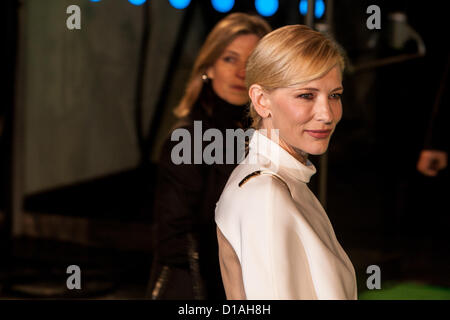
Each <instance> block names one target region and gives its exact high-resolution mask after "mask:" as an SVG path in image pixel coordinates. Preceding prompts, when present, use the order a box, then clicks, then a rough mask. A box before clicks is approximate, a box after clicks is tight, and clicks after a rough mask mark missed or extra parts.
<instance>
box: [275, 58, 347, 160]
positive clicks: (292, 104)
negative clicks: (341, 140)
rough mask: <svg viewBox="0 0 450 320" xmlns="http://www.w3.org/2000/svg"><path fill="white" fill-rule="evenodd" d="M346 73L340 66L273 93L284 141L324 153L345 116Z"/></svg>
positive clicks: (311, 151) (312, 152)
mask: <svg viewBox="0 0 450 320" xmlns="http://www.w3.org/2000/svg"><path fill="white" fill-rule="evenodd" d="M342 92H343V88H342V76H341V72H340V70H339V68H338V67H335V68H333V69H331V70H330V71H329V72H328V73H327V74H326V75H324V76H323V77H321V78H319V79H316V80H313V81H310V82H308V83H304V84H301V85H298V86H293V87H287V88H279V89H275V90H274V91H272V92H271V93H270V94H269V100H270V106H271V108H270V111H271V116H272V126H273V128H276V129H279V130H280V131H279V137H280V142H281V143H283V142H284V143H287V144H288V145H290V146H292V147H294V148H297V149H300V150H302V151H304V152H306V153H308V154H314V155H318V154H322V153H324V152H325V151H326V150H327V148H328V143H329V141H330V138H331V135H332V134H333V132H334V129H335V128H336V124H337V123H338V122H339V120H341V117H342V103H341V95H342Z"/></svg>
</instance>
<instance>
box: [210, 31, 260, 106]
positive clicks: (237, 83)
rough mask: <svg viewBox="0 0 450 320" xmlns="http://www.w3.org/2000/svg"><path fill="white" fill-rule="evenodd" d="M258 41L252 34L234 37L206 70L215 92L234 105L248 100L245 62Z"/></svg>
mask: <svg viewBox="0 0 450 320" xmlns="http://www.w3.org/2000/svg"><path fill="white" fill-rule="evenodd" d="M258 41H259V37H258V36H256V35H254V34H247V35H241V36H238V37H236V38H235V39H234V40H233V41H232V42H231V43H230V44H229V45H228V46H227V47H226V48H225V50H224V52H223V53H222V55H221V56H220V57H219V59H217V61H216V62H215V63H214V64H213V65H212V66H211V67H210V68H208V70H207V71H206V73H207V75H208V77H209V78H210V79H211V81H212V87H213V89H214V91H215V92H216V94H217V95H218V96H219V97H220V98H222V99H223V100H225V101H227V102H228V103H231V104H234V105H242V104H245V103H247V102H248V93H247V88H246V87H245V64H246V63H247V59H248V57H249V56H250V54H251V53H252V51H253V49H254V48H255V47H256V44H257V43H258Z"/></svg>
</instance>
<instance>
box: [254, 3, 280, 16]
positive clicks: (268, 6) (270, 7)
mask: <svg viewBox="0 0 450 320" xmlns="http://www.w3.org/2000/svg"><path fill="white" fill-rule="evenodd" d="M255 8H256V10H257V11H258V13H259V14H260V15H262V16H264V17H270V16H272V15H274V13H275V12H277V10H278V0H255Z"/></svg>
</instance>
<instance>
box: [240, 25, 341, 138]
mask: <svg viewBox="0 0 450 320" xmlns="http://www.w3.org/2000/svg"><path fill="white" fill-rule="evenodd" d="M335 66H339V67H340V69H341V72H343V71H344V67H345V63H344V55H343V50H342V49H341V48H340V46H339V45H338V44H337V43H336V42H335V41H334V40H332V39H331V38H329V37H327V36H325V35H324V34H322V33H320V32H318V31H314V30H312V29H311V28H309V27H307V26H304V25H289V26H285V27H282V28H279V29H277V30H274V31H272V32H271V33H269V34H268V35H266V36H265V37H264V38H263V39H261V41H259V43H258V45H257V46H256V48H255V50H254V51H253V53H252V54H251V55H250V57H249V59H248V62H247V68H246V74H245V81H246V86H247V89H249V88H250V86H251V85H252V84H258V85H260V86H261V87H262V88H263V89H264V90H266V91H268V92H270V91H271V90H274V89H276V88H283V87H288V86H292V85H296V84H300V83H304V82H308V81H311V80H314V79H317V78H320V77H321V76H323V75H325V74H326V73H328V71H330V70H331V69H332V68H333V67H335ZM249 116H250V118H251V119H252V127H253V128H255V129H258V128H259V127H260V125H261V116H260V115H259V114H258V113H257V112H256V110H255V108H254V106H253V103H250V111H249Z"/></svg>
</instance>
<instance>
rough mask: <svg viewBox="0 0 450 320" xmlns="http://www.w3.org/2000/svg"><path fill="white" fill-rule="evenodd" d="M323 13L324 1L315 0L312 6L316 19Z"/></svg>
mask: <svg viewBox="0 0 450 320" xmlns="http://www.w3.org/2000/svg"><path fill="white" fill-rule="evenodd" d="M324 13H325V2H324V1H323V0H316V5H315V8H314V16H315V17H316V19H320V18H322V17H323V14H324Z"/></svg>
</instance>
